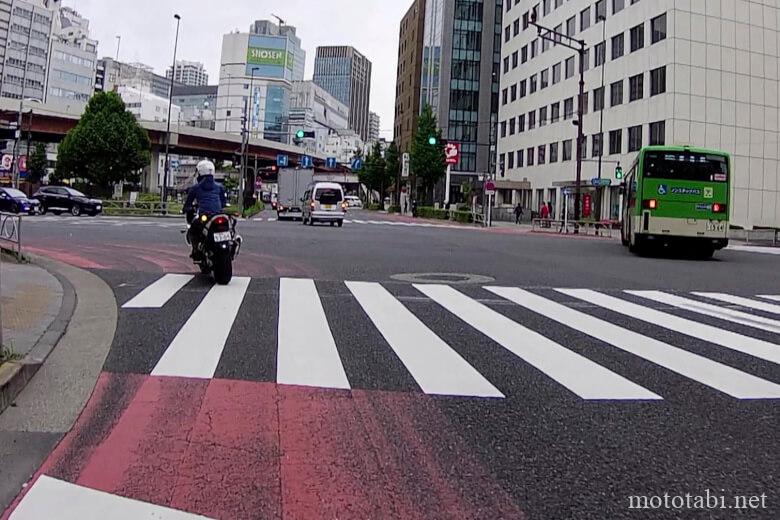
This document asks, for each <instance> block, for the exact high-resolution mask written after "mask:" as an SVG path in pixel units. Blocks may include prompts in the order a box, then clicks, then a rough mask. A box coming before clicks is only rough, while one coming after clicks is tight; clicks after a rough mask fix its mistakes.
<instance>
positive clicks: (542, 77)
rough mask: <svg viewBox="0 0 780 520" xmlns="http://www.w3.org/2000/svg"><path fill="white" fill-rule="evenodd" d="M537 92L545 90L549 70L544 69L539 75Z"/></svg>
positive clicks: (548, 81) (548, 78)
mask: <svg viewBox="0 0 780 520" xmlns="http://www.w3.org/2000/svg"><path fill="white" fill-rule="evenodd" d="M539 83H540V85H539V90H542V89H543V88H547V87H548V85H549V84H550V69H544V70H543V71H542V73H541V75H540V82H539Z"/></svg>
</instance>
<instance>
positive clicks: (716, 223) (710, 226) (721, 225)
mask: <svg viewBox="0 0 780 520" xmlns="http://www.w3.org/2000/svg"><path fill="white" fill-rule="evenodd" d="M707 231H726V223H725V222H724V221H722V220H710V221H709V222H707Z"/></svg>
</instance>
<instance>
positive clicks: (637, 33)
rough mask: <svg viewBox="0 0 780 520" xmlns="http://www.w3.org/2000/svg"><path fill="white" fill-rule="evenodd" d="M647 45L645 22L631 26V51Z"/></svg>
mask: <svg viewBox="0 0 780 520" xmlns="http://www.w3.org/2000/svg"><path fill="white" fill-rule="evenodd" d="M644 46H645V24H644V23H640V24H639V25H637V26H636V27H632V28H631V52H634V51H638V50H639V49H641V48H642V47H644Z"/></svg>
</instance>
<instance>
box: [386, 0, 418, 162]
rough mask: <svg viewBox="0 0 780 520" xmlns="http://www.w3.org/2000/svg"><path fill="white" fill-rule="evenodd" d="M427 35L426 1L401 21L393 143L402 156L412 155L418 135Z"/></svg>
mask: <svg viewBox="0 0 780 520" xmlns="http://www.w3.org/2000/svg"><path fill="white" fill-rule="evenodd" d="M424 31H425V0H415V2H414V3H413V4H412V5H411V6H410V7H409V10H408V11H406V14H405V15H404V17H403V18H402V19H401V26H400V30H399V34H398V68H397V70H396V84H395V126H394V128H393V140H394V141H395V143H396V146H398V150H399V152H401V153H408V152H409V151H410V150H411V148H412V137H413V136H414V134H415V132H416V131H417V116H419V115H420V101H421V97H420V92H421V83H420V82H421V81H422V47H423V33H424Z"/></svg>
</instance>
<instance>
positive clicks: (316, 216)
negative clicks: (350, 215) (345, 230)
mask: <svg viewBox="0 0 780 520" xmlns="http://www.w3.org/2000/svg"><path fill="white" fill-rule="evenodd" d="M301 202H303V223H304V225H305V224H307V223H308V224H309V225H310V226H313V225H314V223H315V222H330V225H331V226H333V225H336V224H338V226H339V227H341V226H343V225H344V217H345V216H346V214H347V203H346V202H345V201H344V190H343V189H342V187H341V184H338V183H335V182H315V183H313V184H310V185H309V187H308V188H306V193H304V195H303V198H302V199H301Z"/></svg>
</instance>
